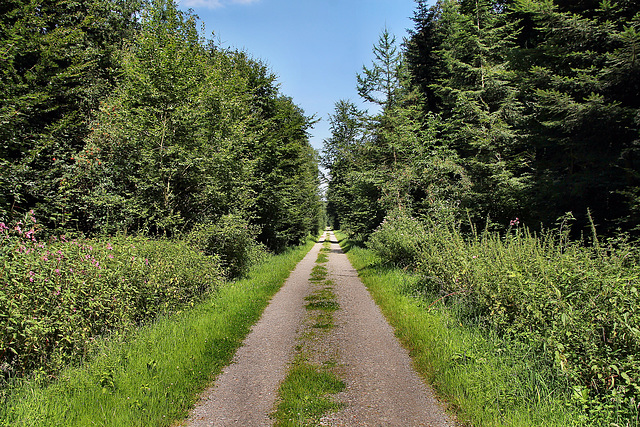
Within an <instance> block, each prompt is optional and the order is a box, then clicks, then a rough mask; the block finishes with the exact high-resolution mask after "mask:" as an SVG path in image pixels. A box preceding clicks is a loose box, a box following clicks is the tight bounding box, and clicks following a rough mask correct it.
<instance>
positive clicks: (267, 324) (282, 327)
mask: <svg viewBox="0 0 640 427" xmlns="http://www.w3.org/2000/svg"><path fill="white" fill-rule="evenodd" d="M325 237H328V238H330V239H331V252H330V253H329V261H328V263H327V264H325V265H326V266H327V268H328V271H329V276H328V279H330V280H332V281H333V282H334V287H333V292H334V293H335V294H336V298H337V302H338V303H339V305H340V309H339V310H337V311H336V312H335V313H334V323H335V327H334V328H333V329H331V331H330V332H328V333H327V334H325V335H324V337H323V338H322V342H321V345H322V346H323V347H326V350H327V351H329V352H330V353H333V354H335V355H336V358H337V366H336V373H337V374H338V376H339V377H340V378H341V379H342V380H343V381H345V383H346V384H347V387H346V390H345V391H344V392H341V393H338V394H337V395H336V396H335V397H336V399H337V400H339V401H341V402H344V403H346V407H345V408H344V409H343V410H341V411H340V412H338V413H335V414H330V415H327V416H325V417H323V418H322V420H321V424H322V425H326V426H433V427H436V426H453V425H454V424H453V422H452V421H451V420H450V419H449V418H448V416H447V415H446V414H445V412H444V409H443V407H442V405H440V404H439V403H438V402H437V401H436V400H435V398H434V397H433V393H432V392H431V390H430V389H429V387H428V386H426V385H425V384H424V382H423V381H422V380H421V379H420V377H419V376H418V374H417V373H416V372H415V370H414V369H413V367H412V365H411V360H410V358H409V355H408V353H407V351H406V350H404V349H403V348H402V347H401V346H400V344H399V343H398V341H397V339H396V338H395V336H394V333H393V329H392V328H391V327H390V326H389V324H388V323H387V321H386V320H385V319H384V317H383V316H382V314H381V312H380V310H379V308H378V307H377V306H376V304H375V303H374V302H373V299H372V298H371V296H370V295H369V293H368V291H367V290H366V288H365V287H364V285H363V284H362V282H361V281H360V279H359V278H358V275H357V272H356V271H355V270H354V269H353V267H352V266H351V264H350V263H349V260H348V259H347V257H346V255H345V254H344V253H343V252H342V250H341V249H340V246H339V245H338V243H337V241H336V239H335V237H334V235H333V233H331V232H329V233H327V234H325ZM323 241H324V237H323V239H321V240H320V243H318V244H316V245H315V246H314V247H313V248H312V249H311V251H310V252H309V253H308V254H307V256H306V257H305V258H304V259H303V260H302V261H301V262H300V263H299V264H298V266H297V267H296V269H295V270H294V271H293V272H292V273H291V276H290V277H289V279H287V281H286V283H285V284H284V286H283V287H282V289H281V290H280V291H279V292H278V293H277V294H276V295H275V296H274V298H273V299H272V301H271V303H270V304H269V306H268V307H267V309H266V310H265V312H264V314H263V316H262V318H261V319H260V321H259V322H258V323H257V324H256V325H255V326H254V327H253V329H252V332H251V333H250V334H249V336H248V337H247V339H246V340H245V343H244V345H243V347H241V348H240V349H239V350H238V352H237V354H236V356H235V358H234V362H233V363H232V364H231V365H230V366H228V367H227V368H226V369H225V370H224V371H223V373H222V374H221V376H220V377H219V378H218V379H217V381H216V383H215V385H214V386H213V387H212V388H211V389H209V390H207V391H206V392H205V393H204V395H203V397H202V401H201V402H200V404H199V405H198V406H197V407H196V409H195V410H194V411H193V412H192V414H191V416H190V418H189V421H188V424H187V425H188V426H194V427H200V426H230V425H237V426H248V427H253V426H270V425H272V421H271V420H270V419H269V413H271V412H272V411H273V409H274V406H275V402H276V398H277V389H278V386H279V383H280V382H281V381H282V380H283V379H284V377H285V375H286V370H287V364H288V363H289V362H290V361H291V360H292V358H293V355H294V347H295V345H296V339H297V338H298V337H299V334H300V333H301V330H302V329H303V325H304V321H305V317H306V315H307V313H306V310H305V308H304V305H305V301H304V298H305V297H306V296H307V295H309V293H310V292H311V291H312V289H313V285H312V284H311V283H310V282H309V281H308V279H309V274H310V272H311V269H312V268H313V266H314V264H315V260H316V258H317V256H318V253H319V251H320V249H321V248H322V242H323Z"/></svg>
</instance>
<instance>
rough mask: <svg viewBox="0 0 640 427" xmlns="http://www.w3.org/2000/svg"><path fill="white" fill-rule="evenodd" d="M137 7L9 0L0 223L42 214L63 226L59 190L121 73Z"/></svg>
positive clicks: (1, 38)
mask: <svg viewBox="0 0 640 427" xmlns="http://www.w3.org/2000/svg"><path fill="white" fill-rule="evenodd" d="M139 7H140V2H138V1H137V0H128V1H116V0H113V1H112V0H89V1H83V2H77V1H69V0H53V1H45V2H43V1H23V0H15V1H14V0H12V1H7V2H3V4H2V6H0V45H1V46H2V47H1V48H0V58H1V59H0V75H1V76H2V78H1V79H0V93H1V94H2V96H1V97H0V164H1V165H2V167H1V168H0V219H1V220H4V221H8V220H9V219H10V218H12V217H16V216H20V215H22V214H23V213H25V212H27V211H28V210H29V209H30V208H35V207H36V206H39V208H38V211H39V212H42V213H43V223H45V224H47V225H48V226H49V227H56V226H60V225H61V224H63V223H64V222H65V220H66V215H67V212H66V210H67V205H66V200H65V195H64V194H61V193H60V191H59V188H58V186H59V184H60V182H61V180H63V178H64V176H65V175H66V174H67V173H68V170H69V167H70V165H71V164H72V163H73V161H72V157H73V155H74V154H75V152H77V151H78V150H80V149H81V148H82V147H83V145H84V142H83V140H84V138H85V137H86V136H87V134H88V133H89V123H90V122H91V120H92V119H93V117H94V110H95V109H97V107H98V105H99V102H100V101H101V100H102V99H103V98H104V97H105V96H107V94H109V93H110V92H111V91H112V90H113V88H114V86H115V82H116V80H117V77H118V74H119V72H120V71H121V69H120V66H119V62H118V57H119V50H120V48H121V47H122V46H123V44H124V43H125V42H126V41H127V40H129V39H130V38H131V37H132V35H133V33H134V31H135V28H136V26H137V23H136V19H135V17H134V14H135V13H136V12H137V11H138V10H139Z"/></svg>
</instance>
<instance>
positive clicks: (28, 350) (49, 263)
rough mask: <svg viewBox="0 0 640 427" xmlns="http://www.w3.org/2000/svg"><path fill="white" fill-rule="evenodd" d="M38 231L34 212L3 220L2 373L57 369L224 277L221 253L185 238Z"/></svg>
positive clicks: (169, 310)
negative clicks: (41, 234) (207, 252)
mask: <svg viewBox="0 0 640 427" xmlns="http://www.w3.org/2000/svg"><path fill="white" fill-rule="evenodd" d="M37 234H38V224H37V223H36V220H35V217H34V216H33V213H30V214H29V215H27V216H26V217H25V218H24V219H23V220H22V221H19V222H17V223H16V224H14V225H12V226H10V227H8V226H6V225H5V224H4V223H0V262H2V269H1V270H0V379H2V378H4V379H7V378H9V377H22V376H25V375H28V374H30V373H33V372H34V371H39V372H41V373H42V374H55V372H57V371H58V370H59V369H60V368H61V367H63V366H64V365H66V364H68V363H72V362H76V361H79V360H81V359H82V358H83V357H84V356H85V355H86V354H87V352H88V350H89V348H90V346H91V343H92V342H93V341H94V339H95V338H96V337H97V336H100V335H108V334H111V333H114V332H118V331H122V330H123V329H125V328H127V327H128V326H135V325H139V324H141V323H143V322H147V321H150V320H152V319H154V318H156V317H157V316H159V315H163V314H167V315H168V314H171V313H172V312H175V311H177V310H180V309H182V308H184V307H185V306H187V305H190V304H193V303H194V301H195V300H198V299H199V298H201V297H202V296H203V295H204V294H206V293H207V292H209V291H211V290H213V289H215V287H216V286H218V285H219V284H220V283H221V277H222V273H221V268H220V263H219V260H218V259H217V258H215V257H205V256H203V255H201V254H200V253H198V252H197V251H195V250H193V249H192V248H190V247H189V246H188V245H187V244H186V243H183V242H171V241H167V240H148V239H143V238H135V237H115V238H101V239H90V240H88V239H67V238H66V237H65V236H64V235H63V236H59V237H52V238H51V239H50V240H49V241H48V242H41V241H39V240H38V239H37V237H36V236H37Z"/></svg>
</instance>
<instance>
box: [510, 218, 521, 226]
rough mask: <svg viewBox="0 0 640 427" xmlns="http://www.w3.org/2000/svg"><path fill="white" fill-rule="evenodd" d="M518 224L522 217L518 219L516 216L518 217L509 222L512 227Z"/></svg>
mask: <svg viewBox="0 0 640 427" xmlns="http://www.w3.org/2000/svg"><path fill="white" fill-rule="evenodd" d="M518 224H520V219H518V217H516V219H512V220H511V222H510V223H509V225H510V226H511V227H514V226H517V225H518Z"/></svg>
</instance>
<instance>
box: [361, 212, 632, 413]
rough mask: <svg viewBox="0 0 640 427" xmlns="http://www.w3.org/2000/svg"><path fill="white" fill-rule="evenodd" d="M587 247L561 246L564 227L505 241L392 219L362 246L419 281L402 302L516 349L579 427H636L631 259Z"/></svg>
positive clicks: (619, 248)
mask: <svg viewBox="0 0 640 427" xmlns="http://www.w3.org/2000/svg"><path fill="white" fill-rule="evenodd" d="M563 227H564V226H563ZM407 234H410V237H408V238H403V235H407ZM592 240H593V244H591V245H587V244H585V243H583V242H576V241H570V240H569V239H568V232H567V230H566V228H564V229H562V228H561V229H559V230H556V231H549V232H545V233H542V234H541V235H533V234H531V233H530V232H529V231H528V230H527V229H526V228H523V227H521V226H520V225H519V223H518V222H517V221H513V222H512V224H511V227H510V229H509V230H508V231H507V233H506V234H499V233H492V232H487V231H485V232H483V233H473V234H472V235H470V236H465V235H463V234H462V233H461V232H460V229H459V228H458V227H456V226H455V225H452V224H451V223H449V224H446V225H442V224H435V223H422V222H420V221H417V220H416V219H414V218H408V217H406V216H402V215H400V216H397V217H394V218H390V219H389V221H387V222H386V223H385V224H383V226H382V227H381V228H380V229H379V230H378V231H377V232H376V233H375V234H374V236H373V237H372V240H371V247H372V248H374V249H376V250H377V252H378V253H379V254H380V255H382V256H383V257H384V259H385V260H386V261H390V262H397V261H396V259H394V256H395V257H396V258H397V257H398V255H397V254H410V255H411V256H410V257H407V258H408V259H409V260H408V262H406V264H405V266H407V267H410V268H411V269H413V270H414V271H415V273H416V275H417V277H418V279H417V280H416V283H414V284H413V285H411V286H410V287H409V288H408V289H406V292H408V294H410V295H413V296H414V297H417V298H418V299H420V300H422V301H428V302H429V310H431V311H433V310H434V309H438V310H444V311H445V312H447V313H448V315H451V316H453V318H454V319H456V321H457V322H459V323H462V324H465V325H469V326H471V327H474V328H477V329H479V330H482V331H484V333H485V335H487V336H494V337H498V338H499V340H500V341H501V342H504V343H508V344H509V348H510V350H509V351H514V350H513V349H514V348H515V349H516V350H518V349H520V350H518V353H520V354H522V355H523V357H526V360H528V361H529V362H528V363H529V364H530V365H531V366H532V368H535V372H536V374H537V375H542V376H543V377H544V378H549V379H552V380H553V382H554V383H556V384H560V385H561V384H564V387H563V388H562V389H563V392H564V393H565V394H566V395H567V396H570V398H571V403H572V405H573V407H574V408H576V409H580V410H582V411H584V416H583V422H593V423H594V424H596V425H607V424H608V423H615V424H620V425H637V424H638V414H639V411H638V396H639V391H640V359H639V356H638V354H640V330H638V324H640V304H639V303H640V298H639V295H638V290H637V284H638V279H639V278H640V268H639V264H638V251H637V249H636V248H635V247H633V246H632V245H630V244H628V242H626V241H624V240H623V239H616V240H612V241H609V242H607V244H606V245H605V244H604V243H602V242H599V241H598V239H597V237H596V236H595V234H594V237H593V239H592ZM381 247H384V249H383V250H381V249H380V248H381ZM390 247H391V248H392V249H390ZM394 247H395V248H397V249H396V250H393V248H394Z"/></svg>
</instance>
